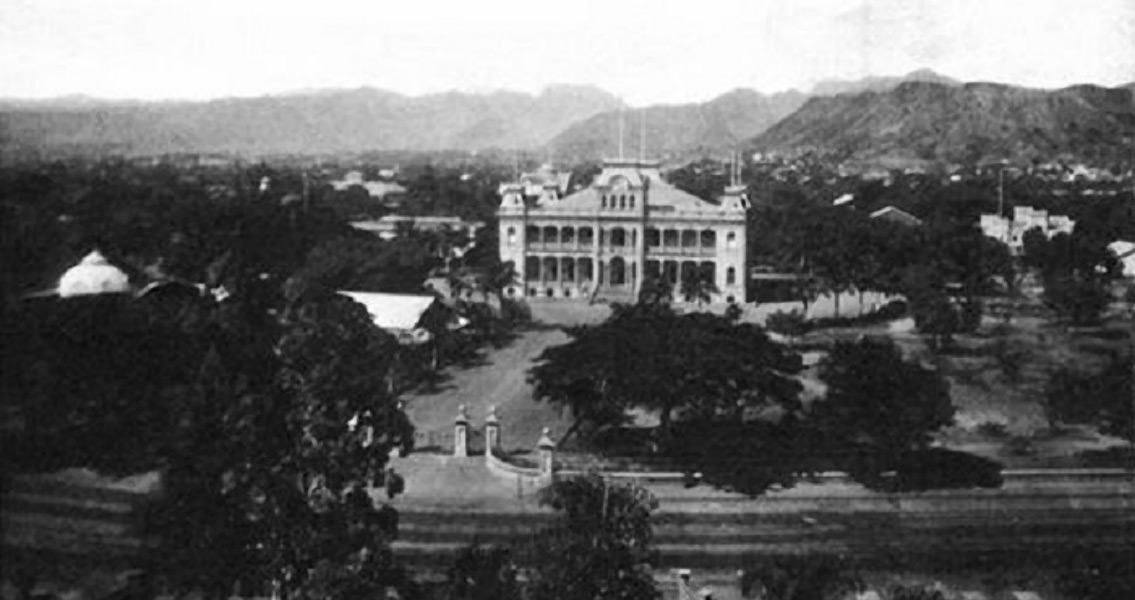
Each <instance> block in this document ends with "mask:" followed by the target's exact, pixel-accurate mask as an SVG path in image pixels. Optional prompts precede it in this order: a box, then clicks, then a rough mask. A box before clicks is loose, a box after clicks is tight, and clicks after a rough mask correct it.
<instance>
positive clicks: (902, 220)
mask: <svg viewBox="0 0 1135 600" xmlns="http://www.w3.org/2000/svg"><path fill="white" fill-rule="evenodd" d="M871 218H872V219H881V220H883V221H890V222H892V223H898V224H899V225H907V226H909V227H917V226H919V225H922V219H919V218H918V217H916V216H914V215H912V214H910V213H908V212H906V211H905V210H902V209H900V208H895V207H893V206H886V207H883V208H880V209H879V210H877V211H875V212H873V213H871Z"/></svg>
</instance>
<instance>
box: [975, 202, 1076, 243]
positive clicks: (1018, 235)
mask: <svg viewBox="0 0 1135 600" xmlns="http://www.w3.org/2000/svg"><path fill="white" fill-rule="evenodd" d="M979 225H980V227H981V231H982V233H984V234H985V235H986V236H988V237H991V238H994V239H997V240H1001V241H1002V242H1004V243H1005V245H1007V246H1009V250H1011V251H1012V252H1014V253H1020V252H1021V250H1023V249H1024V238H1025V232H1027V231H1029V230H1030V229H1039V230H1040V232H1041V233H1043V234H1044V235H1045V237H1047V238H1049V239H1052V237H1053V236H1055V235H1056V234H1058V233H1067V234H1069V235H1071V233H1072V229H1073V228H1074V227H1075V226H1076V222H1075V221H1073V220H1072V219H1070V218H1068V217H1067V216H1065V215H1050V214H1048V211H1047V210H1040V209H1036V208H1033V207H1031V206H1016V207H1014V208H1013V218H1012V219H1010V218H1008V217H1003V216H1001V215H981V221H980V222H979Z"/></svg>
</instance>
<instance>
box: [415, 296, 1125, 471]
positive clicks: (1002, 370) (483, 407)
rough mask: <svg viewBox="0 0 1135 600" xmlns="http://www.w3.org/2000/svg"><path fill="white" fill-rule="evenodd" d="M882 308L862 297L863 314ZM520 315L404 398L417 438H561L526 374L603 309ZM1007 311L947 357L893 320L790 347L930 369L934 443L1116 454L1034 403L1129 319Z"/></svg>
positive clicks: (1120, 348)
mask: <svg viewBox="0 0 1135 600" xmlns="http://www.w3.org/2000/svg"><path fill="white" fill-rule="evenodd" d="M882 300H884V299H882V298H873V297H867V298H865V301H864V303H863V304H864V307H863V308H866V309H869V308H870V306H871V305H873V304H874V303H876V302H880V301H882ZM857 302H858V298H857V297H856V296H853V295H845V297H844V298H843V299H842V300H841V302H840V304H841V311H840V312H841V314H843V315H846V316H851V315H855V314H858V313H859V311H860V308H861V307H860V306H859V305H858V304H857ZM530 306H531V310H532V315H533V320H534V321H535V322H536V325H535V326H534V327H532V328H530V329H528V330H525V331H522V332H520V334H519V336H518V337H517V339H515V340H514V341H513V342H512V343H511V344H509V345H508V346H506V347H504V348H501V349H495V350H492V351H490V352H489V353H488V355H487V356H486V360H485V361H483V363H482V364H479V365H476V366H473V367H470V368H464V369H453V370H451V371H450V372H448V373H447V374H446V377H447V378H448V380H447V381H445V382H444V383H442V384H441V385H440V387H439V388H438V389H436V390H434V391H432V392H430V393H418V394H415V395H412V396H410V397H408V398H407V400H408V405H407V409H408V411H409V413H410V415H411V419H412V420H413V422H414V423H415V425H416V426H417V427H418V429H419V431H424V432H433V433H436V434H439V435H445V434H449V433H451V432H452V430H453V422H454V418H455V417H456V415H457V413H458V407H459V406H460V405H465V406H466V409H467V412H468V414H469V417H470V419H471V421H472V423H471V425H472V429H473V430H474V431H475V432H479V429H480V427H481V425H482V424H483V422H484V418H485V415H487V414H488V411H489V407H490V406H496V408H497V415H498V417H499V418H500V419H501V423H502V430H503V436H502V442H503V444H504V447H505V449H507V450H530V449H532V447H533V446H534V444H535V442H536V440H537V439H538V438H539V436H540V432H541V430H542V429H543V428H544V427H548V428H550V429H551V432H552V435H553V438H558V437H559V436H560V435H562V434H563V432H564V431H566V430H567V428H568V427H569V426H570V416H568V415H560V414H558V413H557V411H556V410H555V409H554V408H553V407H551V406H548V405H546V404H544V403H538V402H536V401H534V400H533V398H532V387H531V385H530V384H529V383H528V382H527V373H528V370H529V369H530V368H531V367H532V365H533V360H534V359H535V358H536V357H538V356H539V355H540V353H541V352H542V351H543V350H544V349H545V348H548V347H551V346H555V345H558V344H563V343H565V342H567V341H568V340H569V339H570V338H569V336H568V335H567V334H565V333H564V332H563V331H562V330H561V327H565V326H571V325H579V324H594V323H598V322H600V321H602V320H603V319H604V318H606V317H607V316H608V315H609V314H610V309H609V307H607V306H606V305H602V304H599V305H588V304H585V303H576V302H551V301H544V302H542V301H534V302H532V303H531V305H530ZM721 308H723V307H716V306H715V307H707V310H716V309H721ZM791 308H793V307H792V306H788V305H783V306H782V305H761V306H756V307H754V306H747V307H746V313H745V319H746V320H749V321H754V322H763V320H764V318H765V317H767V315H768V314H771V313H772V312H775V311H776V310H786V309H791ZM1011 310H1012V312H1011V317H1012V318H1011V319H1010V320H1009V321H1007V322H1006V321H1005V320H1003V319H1002V318H1000V317H986V319H985V320H984V322H983V324H982V326H981V328H980V329H979V331H977V332H976V333H974V334H971V335H961V336H957V337H956V338H955V340H954V344H953V345H952V347H951V348H949V349H947V350H938V351H934V350H932V349H931V348H930V347H929V346H928V344H927V343H926V340H925V339H924V338H923V337H922V336H921V335H919V334H918V333H917V332H916V331H914V330H913V326H912V324H910V323H909V322H906V321H902V320H900V321H898V322H893V323H889V324H880V325H872V326H864V327H851V328H843V329H828V330H820V331H815V332H812V333H810V334H808V335H807V336H804V338H802V339H801V340H799V342H800V343H802V344H803V345H805V346H807V347H810V348H815V347H821V348H822V347H823V346H825V345H827V344H830V343H832V342H834V341H836V340H840V339H846V340H851V339H855V338H856V337H858V336H860V335H864V334H866V335H883V336H887V337H890V338H892V339H894V340H895V341H896V342H897V343H898V344H899V345H900V346H901V347H902V348H903V350H904V352H905V353H906V354H907V355H908V356H910V357H914V358H917V359H920V360H922V361H923V362H925V363H928V364H933V365H935V366H936V367H937V368H939V369H940V370H941V371H942V372H943V373H944V374H945V376H946V377H947V379H948V380H949V382H950V385H951V392H952V396H953V401H954V404H955V406H956V407H957V409H958V412H957V418H956V423H955V425H954V426H953V427H952V428H950V429H949V430H947V431H945V432H943V435H942V436H941V439H942V441H943V442H944V443H946V444H947V445H950V446H952V447H958V448H962V449H966V450H969V451H973V452H976V453H980V454H983V455H987V456H990V457H993V458H996V459H997V460H1000V461H1002V462H1003V463H1005V464H1006V465H1009V466H1013V467H1020V468H1027V467H1034V466H1035V467H1041V466H1075V465H1076V464H1078V463H1077V462H1076V461H1077V460H1078V459H1077V458H1076V457H1075V455H1076V454H1077V453H1079V452H1081V451H1084V450H1100V449H1105V448H1107V447H1109V446H1114V445H1116V444H1118V443H1119V440H1115V439H1112V438H1106V437H1102V436H1099V435H1097V434H1096V433H1095V431H1094V430H1093V429H1091V428H1084V427H1076V428H1065V429H1063V430H1059V431H1053V430H1051V429H1050V428H1049V423H1048V419H1047V416H1046V415H1045V412H1044V408H1043V404H1042V399H1043V396H1044V388H1045V385H1046V384H1047V382H1048V378H1049V377H1050V376H1051V374H1052V373H1053V372H1054V371H1055V370H1057V369H1058V368H1060V367H1072V368H1075V369H1081V370H1085V371H1089V372H1090V371H1093V370H1097V369H1099V368H1101V367H1102V366H1103V365H1104V364H1105V362H1106V360H1107V358H1108V356H1109V355H1110V354H1113V353H1117V352H1129V351H1130V348H1131V343H1132V342H1131V339H1132V337H1131V332H1132V330H1135V320H1133V319H1132V316H1131V314H1130V313H1129V312H1127V311H1126V310H1124V309H1122V308H1121V307H1118V306H1117V307H1115V308H1114V310H1113V311H1112V313H1111V314H1110V315H1109V318H1108V320H1107V322H1106V324H1105V325H1104V326H1103V327H1100V328H1096V329H1093V330H1083V331H1073V330H1069V329H1068V328H1066V327H1065V326H1063V325H1061V324H1058V323H1057V322H1056V320H1055V318H1054V316H1053V315H1052V314H1051V313H1050V312H1048V311H1047V309H1045V308H1044V307H1043V306H1042V305H1040V303H1039V301H1036V300H1032V301H1029V300H1023V301H1020V302H1017V303H1015V304H1014V305H1013V306H1012V308H1011ZM817 311H819V312H817ZM832 312H834V302H833V301H832V299H831V298H826V299H824V301H823V302H817V303H815V304H813V306H812V307H810V310H809V313H810V314H813V313H815V314H822V315H829V316H830V314H831V313H832ZM821 354H822V353H821ZM813 358H817V357H815V356H813ZM1013 365H1015V367H1014V366H1013ZM806 376H807V377H806V380H805V386H806V389H807V392H806V395H807V396H808V397H809V398H815V397H818V396H821V395H822V392H823V384H822V383H821V382H820V381H819V380H818V379H816V377H815V371H814V370H813V371H809V372H808V373H806ZM474 439H475V438H474Z"/></svg>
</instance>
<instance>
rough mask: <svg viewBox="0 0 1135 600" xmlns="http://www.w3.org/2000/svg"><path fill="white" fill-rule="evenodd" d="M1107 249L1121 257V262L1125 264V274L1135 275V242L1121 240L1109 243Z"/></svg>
mask: <svg viewBox="0 0 1135 600" xmlns="http://www.w3.org/2000/svg"><path fill="white" fill-rule="evenodd" d="M1107 249H1108V250H1111V253H1112V254H1114V255H1115V258H1117V259H1119V264H1120V265H1122V266H1123V276H1124V277H1135V244H1133V243H1131V242H1125V241H1122V240H1120V241H1116V242H1112V243H1110V244H1108V245H1107Z"/></svg>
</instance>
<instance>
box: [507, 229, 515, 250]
mask: <svg viewBox="0 0 1135 600" xmlns="http://www.w3.org/2000/svg"><path fill="white" fill-rule="evenodd" d="M508 245H509V246H514V245H516V228H515V227H509V228H508Z"/></svg>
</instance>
